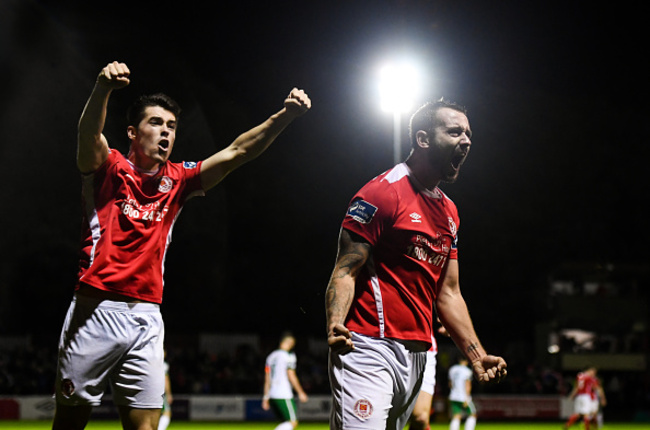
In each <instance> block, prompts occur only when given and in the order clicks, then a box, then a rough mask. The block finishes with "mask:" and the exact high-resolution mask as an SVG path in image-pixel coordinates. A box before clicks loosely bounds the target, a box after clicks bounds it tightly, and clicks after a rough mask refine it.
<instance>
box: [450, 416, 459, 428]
mask: <svg viewBox="0 0 650 430" xmlns="http://www.w3.org/2000/svg"><path fill="white" fill-rule="evenodd" d="M459 429H460V418H454V419H452V420H451V423H449V430H459Z"/></svg>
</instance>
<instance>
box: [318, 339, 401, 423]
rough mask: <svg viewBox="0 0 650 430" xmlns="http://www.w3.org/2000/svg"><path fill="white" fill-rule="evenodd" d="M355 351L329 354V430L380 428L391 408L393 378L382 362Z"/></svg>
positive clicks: (363, 352) (367, 354) (364, 352)
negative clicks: (330, 391) (330, 394)
mask: <svg viewBox="0 0 650 430" xmlns="http://www.w3.org/2000/svg"><path fill="white" fill-rule="evenodd" d="M369 355H372V353H368V352H367V351H362V350H361V348H358V347H357V348H355V349H354V350H353V351H351V352H349V353H347V354H345V355H339V354H335V353H331V354H330V382H331V385H332V394H333V408H332V416H331V420H330V425H331V426H332V429H369V430H375V429H383V428H385V426H386V420H387V418H388V412H389V411H390V409H391V407H392V399H393V378H392V375H391V374H390V371H389V369H388V368H387V366H386V365H385V362H384V361H383V360H382V359H377V358H375V359H373V358H372V357H369Z"/></svg>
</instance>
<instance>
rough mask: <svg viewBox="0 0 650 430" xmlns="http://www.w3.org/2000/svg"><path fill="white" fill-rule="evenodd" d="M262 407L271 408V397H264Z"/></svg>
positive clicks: (266, 409)
mask: <svg viewBox="0 0 650 430" xmlns="http://www.w3.org/2000/svg"><path fill="white" fill-rule="evenodd" d="M262 409H264V410H265V411H268V410H269V409H271V405H270V404H269V399H262Z"/></svg>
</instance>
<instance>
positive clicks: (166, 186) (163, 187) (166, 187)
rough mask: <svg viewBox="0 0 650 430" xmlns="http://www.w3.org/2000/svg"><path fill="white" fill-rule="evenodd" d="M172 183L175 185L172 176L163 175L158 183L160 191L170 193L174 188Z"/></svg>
mask: <svg viewBox="0 0 650 430" xmlns="http://www.w3.org/2000/svg"><path fill="white" fill-rule="evenodd" d="M172 185H174V181H172V180H171V178H168V177H167V176H163V177H162V178H160V183H159V184H158V191H160V192H161V193H168V192H170V191H171V190H172Z"/></svg>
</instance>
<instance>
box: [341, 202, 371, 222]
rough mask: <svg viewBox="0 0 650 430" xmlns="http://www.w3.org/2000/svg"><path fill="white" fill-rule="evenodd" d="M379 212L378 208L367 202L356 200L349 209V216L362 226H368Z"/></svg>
mask: <svg viewBox="0 0 650 430" xmlns="http://www.w3.org/2000/svg"><path fill="white" fill-rule="evenodd" d="M376 212H377V206H373V205H371V204H370V203H368V202H367V201H365V200H356V201H354V202H353V203H352V204H351V205H350V207H349V208H348V213H347V214H346V215H347V216H351V217H352V219H353V220H355V221H358V222H360V223H361V224H368V223H369V222H370V221H372V218H373V217H374V216H375V213H376Z"/></svg>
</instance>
